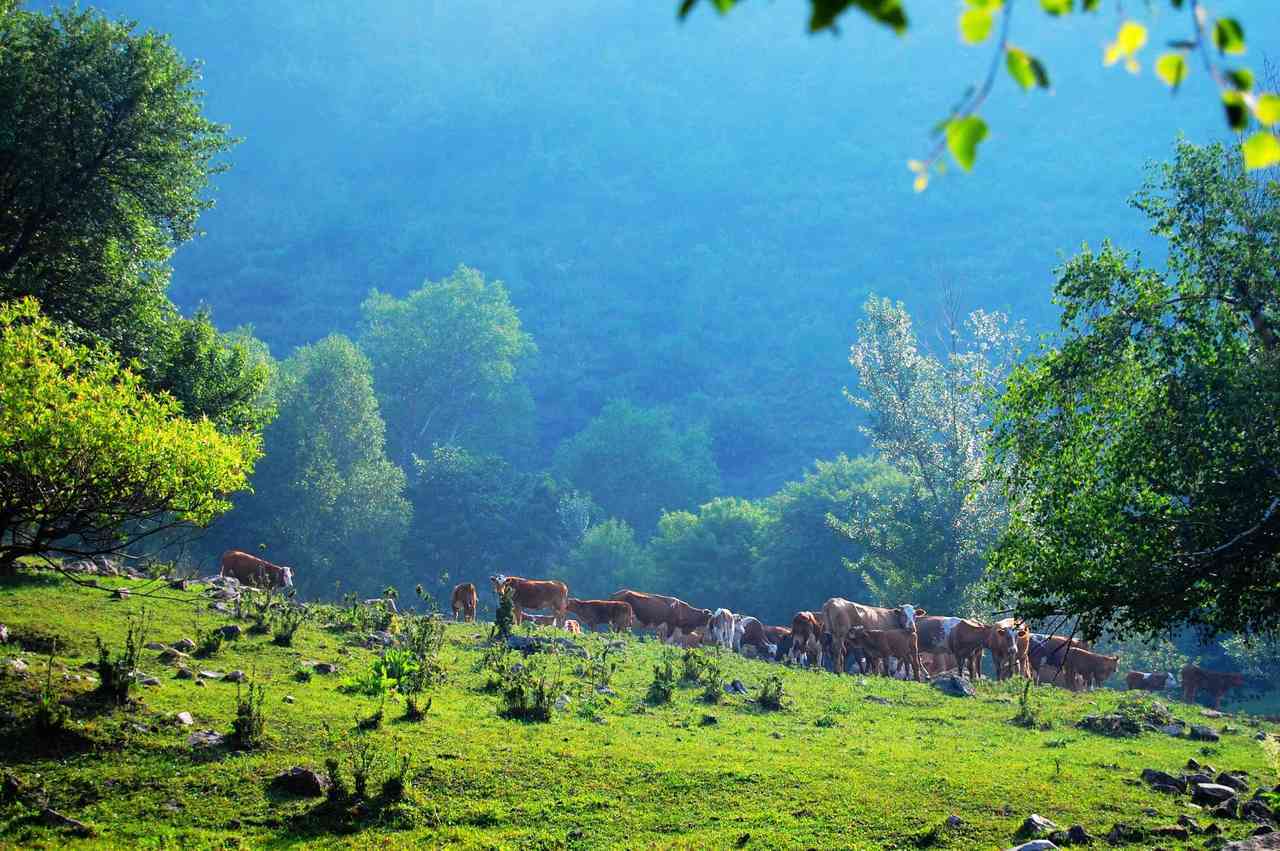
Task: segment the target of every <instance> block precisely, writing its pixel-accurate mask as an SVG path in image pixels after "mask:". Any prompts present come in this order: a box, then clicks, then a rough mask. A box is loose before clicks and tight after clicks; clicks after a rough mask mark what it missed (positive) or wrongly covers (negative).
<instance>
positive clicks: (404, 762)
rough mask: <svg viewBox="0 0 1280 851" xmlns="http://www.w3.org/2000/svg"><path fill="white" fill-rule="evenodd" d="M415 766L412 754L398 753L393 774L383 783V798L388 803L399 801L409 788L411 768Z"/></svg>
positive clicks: (393, 765) (392, 769)
mask: <svg viewBox="0 0 1280 851" xmlns="http://www.w3.org/2000/svg"><path fill="white" fill-rule="evenodd" d="M411 765H413V757H412V756H411V755H410V754H402V753H397V754H396V756H395V758H394V759H393V760H392V766H391V773H390V774H388V775H387V779H386V780H383V781H382V797H384V798H386V799H387V800H388V801H399V800H400V799H401V798H403V797H404V793H405V789H407V788H408V778H409V767H410V766H411Z"/></svg>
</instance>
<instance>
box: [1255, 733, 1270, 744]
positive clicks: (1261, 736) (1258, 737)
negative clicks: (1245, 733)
mask: <svg viewBox="0 0 1280 851" xmlns="http://www.w3.org/2000/svg"><path fill="white" fill-rule="evenodd" d="M1253 738H1254V739H1255V740H1257V741H1259V742H1265V741H1266V740H1267V739H1269V738H1271V737H1270V736H1268V735H1267V734H1266V732H1265V731H1259V732H1258V734H1257V735H1256V736H1254V737H1253Z"/></svg>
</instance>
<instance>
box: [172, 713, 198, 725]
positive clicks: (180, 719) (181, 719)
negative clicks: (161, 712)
mask: <svg viewBox="0 0 1280 851" xmlns="http://www.w3.org/2000/svg"><path fill="white" fill-rule="evenodd" d="M173 720H174V721H176V722H177V723H179V724H181V725H182V726H183V727H190V726H191V725H192V724H194V723H196V719H194V718H192V717H191V713H190V712H179V713H178V714H177V715H175V716H173Z"/></svg>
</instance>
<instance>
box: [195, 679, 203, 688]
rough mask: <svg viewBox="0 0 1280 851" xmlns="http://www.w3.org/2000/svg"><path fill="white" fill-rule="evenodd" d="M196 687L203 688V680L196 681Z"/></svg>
mask: <svg viewBox="0 0 1280 851" xmlns="http://www.w3.org/2000/svg"><path fill="white" fill-rule="evenodd" d="M196 685H197V686H199V687H200V688H204V687H205V682H204V680H196Z"/></svg>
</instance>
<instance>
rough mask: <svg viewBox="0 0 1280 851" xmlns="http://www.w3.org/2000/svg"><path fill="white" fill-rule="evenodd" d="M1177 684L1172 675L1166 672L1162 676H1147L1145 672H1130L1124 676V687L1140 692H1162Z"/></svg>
mask: <svg viewBox="0 0 1280 851" xmlns="http://www.w3.org/2000/svg"><path fill="white" fill-rule="evenodd" d="M1177 684H1178V682H1177V680H1175V679H1174V677H1173V674H1171V673H1169V672H1168V671H1166V672H1165V673H1163V674H1148V673H1147V672H1146V671H1130V672H1129V673H1127V674H1125V675H1124V687H1125V688H1126V689H1129V690H1133V689H1138V690H1140V691H1164V690H1165V689H1167V688H1173V687H1174V686H1176V685H1177Z"/></svg>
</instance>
